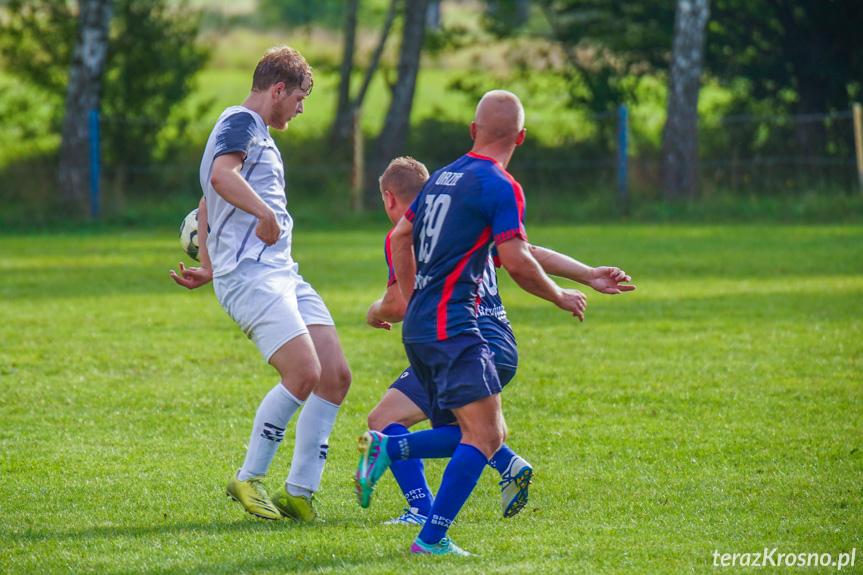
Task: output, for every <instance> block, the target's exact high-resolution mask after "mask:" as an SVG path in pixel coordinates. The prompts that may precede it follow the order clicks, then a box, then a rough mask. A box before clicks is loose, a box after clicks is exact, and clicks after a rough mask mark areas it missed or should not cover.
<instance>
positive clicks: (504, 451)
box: [488, 443, 515, 475]
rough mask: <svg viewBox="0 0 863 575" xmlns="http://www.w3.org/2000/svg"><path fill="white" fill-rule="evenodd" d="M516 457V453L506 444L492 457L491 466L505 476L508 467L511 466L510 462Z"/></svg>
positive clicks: (489, 462)
mask: <svg viewBox="0 0 863 575" xmlns="http://www.w3.org/2000/svg"><path fill="white" fill-rule="evenodd" d="M513 457H515V451H513V450H512V449H510V448H509V446H507V444H506V443H504V444H503V445H501V446H500V449H498V450H497V452H496V453H495V454H494V455H492V456H491V459H489V460H488V464H489V466H490V467H491V468H492V469H494V470H495V471H497V472H498V473H500V474H501V475H503V472H504V471H506V468H507V466H508V465H509V461H510V460H511V459H512V458H513Z"/></svg>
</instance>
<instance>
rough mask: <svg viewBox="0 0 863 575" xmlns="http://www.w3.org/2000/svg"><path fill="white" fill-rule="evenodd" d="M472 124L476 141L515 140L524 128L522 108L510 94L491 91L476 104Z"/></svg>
mask: <svg viewBox="0 0 863 575" xmlns="http://www.w3.org/2000/svg"><path fill="white" fill-rule="evenodd" d="M474 122H475V123H476V126H477V135H476V139H477V141H480V140H482V141H487V142H496V141H499V140H509V139H512V140H515V138H516V137H517V136H518V134H519V132H521V130H522V128H524V108H523V107H522V105H521V101H519V99H518V96H516V95H515V94H513V93H512V92H507V91H506V90H492V91H491V92H486V94H485V95H484V96H483V97H482V99H481V100H480V101H479V104H477V106H476V117H475V118H474Z"/></svg>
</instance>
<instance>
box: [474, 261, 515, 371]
mask: <svg viewBox="0 0 863 575" xmlns="http://www.w3.org/2000/svg"><path fill="white" fill-rule="evenodd" d="M496 251H497V250H496V248H492V250H491V252H492V253H491V254H489V256H488V261H487V263H486V266H485V269H484V270H483V272H482V282H481V283H480V285H479V290H478V293H479V305H478V306H477V323H478V324H479V332H480V334H481V335H482V337H483V338H485V340H486V341H487V342H488V346H489V348H490V349H491V351H492V352H493V353H494V364H495V365H496V366H497V367H498V368H501V367H506V368H509V369H513V370H515V369H517V368H518V347H517V346H516V343H515V334H514V333H513V332H512V327H511V326H510V324H509V320H508V319H507V317H506V308H504V307H503V301H501V299H500V294H499V293H498V290H497V268H499V267H500V261H499V260H498V259H497V254H496ZM501 383H503V382H501ZM504 385H505V384H504Z"/></svg>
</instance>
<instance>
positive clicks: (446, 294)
mask: <svg viewBox="0 0 863 575" xmlns="http://www.w3.org/2000/svg"><path fill="white" fill-rule="evenodd" d="M489 238H491V229H490V228H486V229H484V230H483V231H482V233H481V234H480V236H479V239H478V240H477V242H476V243H475V244H474V245H473V247H472V248H471V249H470V250H469V251H468V252H467V253H466V254H465V255H464V256H463V257H462V258H461V259H460V260H459V262H458V264H457V265H456V266H455V269H454V270H453V272H452V273H451V274H449V275H448V276H447V278H446V280H445V281H444V283H443V293H442V294H441V298H440V303H439V304H438V306H437V338H438V341H440V340H442V339H446V338H447V334H446V304H447V303H448V302H449V300H450V298H451V297H452V292H453V291H454V290H455V284H456V281H458V278H459V276H460V275H461V272H462V271H463V270H464V267H465V266H466V265H467V262H468V260H469V259H470V256H472V255H473V254H474V252H476V251H477V250H478V249H480V248H481V247H483V246H484V245H487V244H488V240H489Z"/></svg>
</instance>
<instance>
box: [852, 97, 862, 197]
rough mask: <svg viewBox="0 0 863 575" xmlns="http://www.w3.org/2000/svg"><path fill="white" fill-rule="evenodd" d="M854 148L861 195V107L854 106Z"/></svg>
mask: <svg viewBox="0 0 863 575" xmlns="http://www.w3.org/2000/svg"><path fill="white" fill-rule="evenodd" d="M854 147H855V148H856V149H857V181H858V182H859V183H860V193H861V194H863V105H861V104H860V103H859V102H858V103H856V104H854Z"/></svg>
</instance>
